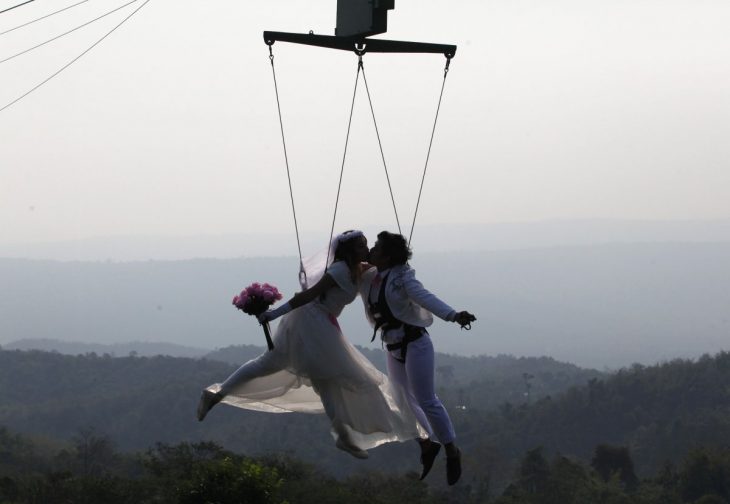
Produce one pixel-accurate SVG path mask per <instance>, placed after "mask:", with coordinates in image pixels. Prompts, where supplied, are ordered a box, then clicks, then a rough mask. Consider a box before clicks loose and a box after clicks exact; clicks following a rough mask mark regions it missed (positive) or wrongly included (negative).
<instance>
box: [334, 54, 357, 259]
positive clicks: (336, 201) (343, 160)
mask: <svg viewBox="0 0 730 504" xmlns="http://www.w3.org/2000/svg"><path fill="white" fill-rule="evenodd" d="M361 71H362V72H363V77H364V76H365V69H364V68H363V66H362V56H359V58H358V61H357V73H356V75H355V89H354V90H353V92H352V104H351V105H350V119H349V120H348V121H347V135H346V136H345V151H344V152H343V153H342V166H341V167H340V181H339V183H338V184H337V198H336V199H335V212H334V215H333V216H332V228H331V229H330V239H329V242H328V244H329V243H332V237H333V236H334V234H335V220H336V219H337V206H338V204H339V202H340V189H341V188H342V174H343V173H344V172H345V158H346V157H347V145H348V143H349V142H350V128H351V126H352V113H353V111H354V110H355V97H356V96H357V84H358V82H359V81H360V72H361ZM329 262H330V247H329V245H328V246H327V261H326V262H325V263H324V264H325V267H326V266H327V265H328V264H329Z"/></svg>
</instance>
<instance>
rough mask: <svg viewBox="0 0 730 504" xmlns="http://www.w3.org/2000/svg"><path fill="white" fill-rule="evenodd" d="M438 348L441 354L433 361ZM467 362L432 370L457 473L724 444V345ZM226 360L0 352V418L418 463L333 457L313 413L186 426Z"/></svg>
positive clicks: (505, 472) (500, 476)
mask: <svg viewBox="0 0 730 504" xmlns="http://www.w3.org/2000/svg"><path fill="white" fill-rule="evenodd" d="M448 358H449V357H448V356H441V355H440V356H439V366H443V365H445V362H448ZM466 360H467V361H468V362H467V363H466V364H465V365H464V366H463V369H465V370H467V369H469V364H471V365H473V370H477V369H478V368H479V367H480V366H481V368H482V373H481V374H476V375H473V376H469V377H467V376H463V377H462V376H460V375H459V372H458V371H454V376H453V377H452V381H451V382H450V383H448V382H447V380H446V379H445V375H443V374H442V375H440V378H437V379H438V381H439V395H440V396H441V397H442V398H443V399H444V401H445V403H446V405H447V408H448V409H449V410H450V412H451V414H452V416H453V419H454V422H455V425H456V430H457V432H458V434H459V440H460V445H461V447H462V449H463V452H464V457H465V460H464V462H465V466H466V467H468V470H467V472H466V473H465V480H467V481H470V480H474V481H480V480H482V479H484V478H491V480H492V482H493V484H495V485H499V484H505V483H506V482H508V481H510V479H511V478H512V477H513V476H514V470H515V467H516V464H517V463H518V461H519V459H520V458H521V457H522V456H523V454H524V453H525V451H527V450H529V449H532V448H534V447H536V446H544V447H545V453H546V454H547V455H548V456H552V455H554V454H556V453H561V454H563V455H568V456H576V457H579V458H581V459H582V460H588V459H590V457H591V454H592V453H593V450H594V449H595V447H596V445H598V444H601V443H610V444H614V445H623V446H628V447H629V449H630V451H631V453H632V456H633V458H634V461H635V463H636V469H637V472H638V473H639V475H642V474H647V473H654V472H656V470H657V469H658V468H659V467H660V466H661V465H662V464H663V463H664V461H665V460H675V461H676V460H679V459H681V458H682V457H684V456H685V455H686V453H687V452H688V450H689V448H691V447H695V446H703V445H704V446H709V445H718V444H719V445H728V444H730V389H728V387H727V383H730V354H728V353H720V354H718V355H716V356H714V357H709V356H705V357H702V358H700V359H699V360H696V361H689V360H678V361H673V362H668V363H665V364H662V365H657V366H652V367H641V366H635V367H633V368H630V369H624V370H621V371H620V372H618V373H615V374H613V375H601V374H600V373H596V372H587V371H585V370H581V369H578V368H575V367H574V366H566V365H563V364H560V363H557V362H555V361H552V360H551V359H514V358H509V357H496V358H491V359H490V358H483V359H482V358H473V360H469V359H466ZM500 366H501V369H500ZM233 369H234V366H232V365H230V364H226V363H224V362H219V361H213V360H209V359H202V360H195V359H184V358H171V357H152V358H148V357H124V358H112V357H110V356H97V355H93V354H91V355H84V356H65V355H60V354H53V353H44V352H21V351H0V390H2V392H3V393H2V394H1V395H0V425H4V426H6V427H8V428H10V429H12V430H13V431H17V432H22V433H25V434H32V435H43V436H45V437H48V438H55V439H61V440H68V439H70V438H71V437H73V436H75V435H76V434H77V433H78V432H79V430H80V429H84V428H88V427H92V428H94V429H95V432H97V433H99V434H103V435H105V436H109V438H110V439H111V440H113V441H114V442H115V443H116V446H117V447H118V448H119V449H121V450H140V449H146V448H148V447H150V446H152V445H154V444H155V443H156V442H166V443H178V442H181V441H196V440H212V441H216V442H218V443H220V444H222V445H223V446H224V447H226V448H227V449H231V450H234V451H237V452H242V453H247V454H265V453H288V454H292V455H294V456H296V457H299V458H301V459H303V460H305V461H310V462H313V463H316V464H317V465H318V466H319V467H321V468H323V470H325V471H326V472H329V473H330V474H333V475H344V474H350V473H353V472H355V471H360V470H363V468H364V467H366V466H367V467H368V468H371V469H373V468H377V469H380V470H390V471H394V472H396V473H402V472H405V471H408V470H414V469H415V468H417V466H418V461H417V458H416V457H415V454H414V447H413V446H410V445H409V444H404V445H390V446H384V447H381V448H378V449H376V450H373V452H372V454H371V459H370V460H368V461H366V462H362V461H357V460H355V459H351V458H349V457H345V456H343V454H342V453H341V452H339V451H338V450H336V449H335V448H334V446H333V443H332V439H331V437H330V436H329V433H328V426H327V421H326V418H325V417H324V416H322V415H313V416H309V415H302V414H285V415H271V414H264V413H257V412H248V411H243V410H238V409H235V408H229V407H219V408H216V409H215V410H213V411H212V412H211V414H210V415H209V417H208V418H207V419H206V421H205V422H203V423H198V422H197V421H196V420H195V418H194V410H195V405H196V403H197V399H198V395H199V392H200V389H201V387H202V386H204V385H207V384H209V383H213V382H216V381H221V379H222V378H224V377H225V376H227V375H228V373H230V372H231V371H232V370H233ZM475 372H476V371H475ZM591 373H593V374H592V375H591ZM526 376H532V378H529V379H527V377H526ZM561 376H562V380H563V381H561V380H558V379H556V377H561ZM526 380H527V381H526ZM571 380H572V381H573V383H570V382H571ZM578 383H580V384H578ZM528 384H529V385H530V387H529V391H530V393H531V394H530V395H531V397H529V398H528V397H526V396H525V395H524V393H525V392H526V391H527V390H528V387H527V385H528ZM561 387H562V388H561ZM545 391H549V392H548V394H549V395H548V394H546V392H545ZM528 399H529V401H530V403H528Z"/></svg>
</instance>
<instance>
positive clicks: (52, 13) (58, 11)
mask: <svg viewBox="0 0 730 504" xmlns="http://www.w3.org/2000/svg"><path fill="white" fill-rule="evenodd" d="M88 1H89V0H81V1H80V2H77V3H75V4H73V5H69V6H68V7H64V8H63V9H60V10H57V11H55V12H51V13H50V14H46V15H45V16H41V17H39V18H36V19H34V20H33V21H28V22H27V23H23V24H22V25H18V26H16V27H15V28H10V29H9V30H5V31H4V32H0V36H3V35H5V34H6V33H10V32H12V31H15V30H19V29H20V28H24V27H26V26H28V25H32V24H33V23H37V22H38V21H42V20H43V19H46V18H49V17H51V16H55V15H56V14H58V13H60V12H63V11H66V10H69V9H71V8H72V7H76V6H77V5H81V4H82V3H86V2H88Z"/></svg>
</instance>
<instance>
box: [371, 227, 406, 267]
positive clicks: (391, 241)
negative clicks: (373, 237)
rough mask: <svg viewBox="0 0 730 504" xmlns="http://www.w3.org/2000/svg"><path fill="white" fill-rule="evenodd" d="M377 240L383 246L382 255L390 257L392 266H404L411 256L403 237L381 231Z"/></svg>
mask: <svg viewBox="0 0 730 504" xmlns="http://www.w3.org/2000/svg"><path fill="white" fill-rule="evenodd" d="M378 240H380V243H382V244H383V253H384V254H385V255H386V256H388V257H390V262H391V263H392V264H393V265H397V264H405V263H407V262H408V259H410V258H411V256H412V255H413V252H411V248H410V247H409V246H408V242H407V241H406V239H405V238H404V237H403V235H399V234H396V233H390V232H388V231H382V232H380V233H379V234H378Z"/></svg>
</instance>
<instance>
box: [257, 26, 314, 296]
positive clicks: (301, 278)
mask: <svg viewBox="0 0 730 504" xmlns="http://www.w3.org/2000/svg"><path fill="white" fill-rule="evenodd" d="M266 45H268V46H269V61H270V62H271V75H272V77H273V78H274V92H275V94H276V110H277V112H278V113H279V129H280V130H281V144H282V145H283V146H284V163H285V164H286V178H287V180H288V181H289V199H291V211H292V214H293V215H294V233H296V236H297V250H298V251H299V283H300V284H302V286H304V285H306V284H307V273H306V272H305V271H304V261H303V259H302V244H301V241H300V240H299V224H298V223H297V209H296V206H295V205H294V190H293V189H292V184H291V172H290V170H289V155H288V154H287V151H286V138H285V137H284V120H283V119H282V118H281V101H280V100H279V86H278V84H277V82H276V68H275V67H274V50H273V48H272V46H273V45H274V41H273V40H267V41H266Z"/></svg>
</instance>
